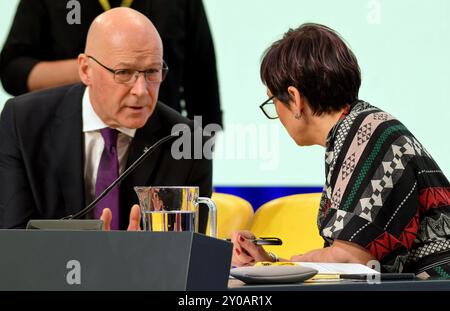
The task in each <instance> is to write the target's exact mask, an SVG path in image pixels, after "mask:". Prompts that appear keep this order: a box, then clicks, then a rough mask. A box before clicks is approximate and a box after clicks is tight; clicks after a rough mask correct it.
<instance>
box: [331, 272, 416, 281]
mask: <svg viewBox="0 0 450 311" xmlns="http://www.w3.org/2000/svg"><path fill="white" fill-rule="evenodd" d="M339 277H340V278H341V279H352V280H367V279H368V278H371V279H374V278H376V277H377V274H341V275H340V276H339ZM379 277H380V278H379V280H381V281H387V280H414V279H415V277H416V275H415V274H414V273H380V274H379Z"/></svg>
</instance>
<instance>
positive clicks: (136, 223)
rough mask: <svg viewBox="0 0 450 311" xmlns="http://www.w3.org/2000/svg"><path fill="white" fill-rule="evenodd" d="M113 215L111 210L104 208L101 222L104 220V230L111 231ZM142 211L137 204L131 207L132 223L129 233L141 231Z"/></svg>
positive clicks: (129, 226)
mask: <svg viewBox="0 0 450 311" xmlns="http://www.w3.org/2000/svg"><path fill="white" fill-rule="evenodd" d="M112 218H113V215H112V213H111V210H110V209H109V208H104V209H103V212H102V215H101V216H100V220H103V230H104V231H109V230H111V220H112ZM140 223H141V209H140V208H139V205H137V204H135V205H133V206H132V207H131V211H130V221H129V223H128V231H139V230H141V226H140Z"/></svg>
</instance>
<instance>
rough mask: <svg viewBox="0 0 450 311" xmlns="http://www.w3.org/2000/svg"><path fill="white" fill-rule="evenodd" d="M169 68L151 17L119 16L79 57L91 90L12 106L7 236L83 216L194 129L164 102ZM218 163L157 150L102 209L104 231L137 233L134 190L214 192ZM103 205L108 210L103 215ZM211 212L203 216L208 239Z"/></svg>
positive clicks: (118, 12) (5, 140) (0, 172)
mask: <svg viewBox="0 0 450 311" xmlns="http://www.w3.org/2000/svg"><path fill="white" fill-rule="evenodd" d="M168 70H169V68H168V66H167V64H166V63H165V62H164V59H163V46H162V42H161V38H160V36H159V34H158V32H157V31H156V29H155V27H154V26H153V24H152V23H151V22H150V20H148V18H147V17H145V16H144V15H143V14H141V13H139V12H137V11H135V10H133V9H129V8H115V9H112V10H109V11H107V12H105V13H103V14H101V15H99V16H98V17H97V18H96V19H95V20H94V21H93V23H92V24H91V26H90V29H89V32H88V36H87V40H86V48H85V52H84V53H82V54H80V55H79V57H78V72H79V76H80V79H81V81H82V83H80V84H72V85H67V86H62V87H58V88H52V89H47V90H43V91H39V92H33V93H28V94H25V95H22V96H19V97H16V98H14V99H10V100H9V101H8V102H7V103H6V104H5V107H4V109H3V111H2V114H1V117H0V184H1V185H2V186H1V187H0V228H23V227H25V226H26V223H27V222H28V220H29V219H32V218H33V219H55V218H56V219H57V218H62V217H64V216H67V215H70V214H75V213H76V212H78V211H80V210H81V209H83V208H84V206H86V205H87V204H88V203H90V202H91V201H92V200H93V199H94V198H95V197H97V196H98V195H99V194H100V193H101V192H102V191H103V190H104V189H105V188H106V187H107V186H108V185H109V184H110V183H111V182H112V181H113V180H114V179H115V178H117V176H118V175H119V174H120V173H122V172H123V171H124V170H125V169H126V168H127V167H128V166H129V165H130V164H131V163H133V162H134V161H135V160H136V159H137V158H138V157H139V156H140V155H141V154H142V153H143V151H144V150H145V148H147V147H149V146H151V145H152V144H154V143H155V142H156V141H158V140H159V139H161V138H162V137H164V136H167V135H169V134H170V133H171V131H172V128H173V126H175V125H177V124H185V125H187V126H188V127H189V128H191V129H193V122H192V121H190V120H188V119H187V118H184V117H182V116H181V115H180V114H179V113H178V112H176V111H174V110H173V109H171V108H169V107H167V106H165V105H164V104H162V103H160V102H158V93H159V88H160V85H161V83H162V82H163V80H164V78H165V77H166V75H167V72H168ZM211 184H212V163H211V161H210V160H208V159H206V158H202V159H193V157H191V158H190V159H180V160H176V159H174V158H173V157H172V154H171V144H170V143H166V144H165V145H162V146H161V147H160V148H159V149H157V150H156V151H155V152H154V153H153V154H152V155H151V156H150V157H149V158H147V159H146V161H144V162H143V163H142V164H141V166H140V167H139V168H138V169H137V170H135V171H134V172H133V173H131V174H130V175H129V176H128V177H127V178H126V179H125V180H123V182H122V183H121V184H120V186H119V187H117V188H116V189H114V190H113V191H112V192H111V193H110V194H108V196H107V197H105V199H104V200H103V201H102V203H100V204H99V205H98V206H97V207H96V209H95V211H94V212H93V213H92V214H91V215H89V217H91V218H101V219H103V220H104V223H105V228H106V229H112V230H121V229H123V230H124V229H129V230H138V229H139V224H140V211H139V207H138V206H137V205H135V204H137V203H138V199H137V196H136V195H135V193H134V190H133V187H134V186H142V185H158V186H169V185H177V186H198V187H199V188H200V195H202V196H210V195H211V191H212V186H211ZM102 204H103V205H102ZM206 220H207V211H206V210H204V209H201V210H200V222H199V231H200V232H204V231H205V229H206Z"/></svg>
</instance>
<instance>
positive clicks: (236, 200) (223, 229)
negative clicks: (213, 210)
mask: <svg viewBox="0 0 450 311" xmlns="http://www.w3.org/2000/svg"><path fill="white" fill-rule="evenodd" d="M211 199H212V200H213V201H214V203H216V206H217V237H218V238H219V239H229V238H230V237H231V233H232V232H233V231H237V230H249V228H250V224H251V221H252V217H253V207H252V206H251V204H250V203H249V202H248V201H246V200H244V199H243V198H241V197H238V196H236V195H232V194H226V193H217V192H214V193H213V195H212V196H211ZM206 232H209V222H208V227H207V229H206Z"/></svg>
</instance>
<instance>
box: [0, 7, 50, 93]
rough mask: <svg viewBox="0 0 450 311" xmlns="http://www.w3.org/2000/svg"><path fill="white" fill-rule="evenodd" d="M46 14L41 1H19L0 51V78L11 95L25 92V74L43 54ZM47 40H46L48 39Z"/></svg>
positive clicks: (46, 26)
mask: <svg viewBox="0 0 450 311" xmlns="http://www.w3.org/2000/svg"><path fill="white" fill-rule="evenodd" d="M47 28H48V17H47V12H46V10H45V7H44V6H43V4H42V1H41V0H21V1H20V3H19V6H18V8H17V12H16V15H15V17H14V21H13V24H12V27H11V30H10V32H9V35H8V38H7V40H6V42H5V45H4V47H3V50H2V52H1V54H0V78H1V81H2V84H3V88H4V89H5V90H6V91H7V92H8V93H10V94H12V95H20V94H23V93H26V92H28V86H27V81H28V75H29V73H30V71H31V69H32V68H33V67H34V66H35V65H36V64H37V63H38V62H40V61H41V56H42V55H45V51H44V49H45V47H46V46H49V44H48V42H46V39H45V37H46V34H47V33H48V31H49V30H48V29H47ZM47 41H48V40H47Z"/></svg>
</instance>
